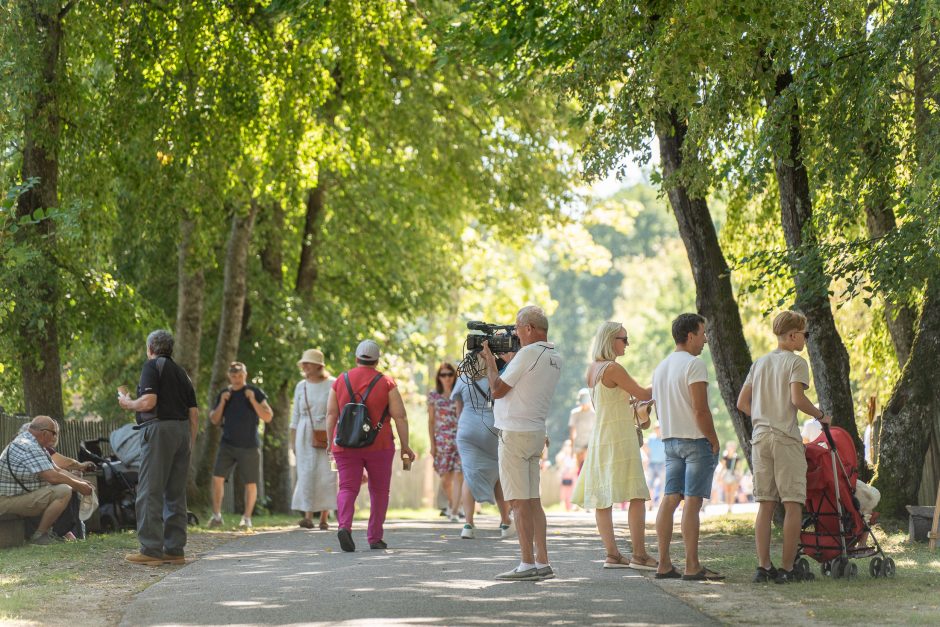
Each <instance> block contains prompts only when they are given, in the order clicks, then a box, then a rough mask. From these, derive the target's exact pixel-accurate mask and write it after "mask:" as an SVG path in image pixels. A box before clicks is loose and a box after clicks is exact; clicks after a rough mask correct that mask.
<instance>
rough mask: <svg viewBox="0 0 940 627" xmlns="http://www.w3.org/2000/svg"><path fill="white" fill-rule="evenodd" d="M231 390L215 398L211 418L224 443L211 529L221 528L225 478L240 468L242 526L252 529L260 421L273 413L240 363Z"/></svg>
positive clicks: (217, 465) (268, 419) (215, 482)
mask: <svg viewBox="0 0 940 627" xmlns="http://www.w3.org/2000/svg"><path fill="white" fill-rule="evenodd" d="M228 381H229V386H228V388H226V389H224V390H222V391H221V392H220V393H219V395H218V396H217V397H216V398H215V407H213V408H212V413H210V414H209V420H210V421H212V424H214V425H218V424H219V423H222V441H221V442H220V443H219V454H218V456H217V457H216V458H215V469H214V470H213V471H212V518H210V519H209V526H210V527H218V526H219V525H221V524H222V491H223V490H224V489H225V478H226V477H227V476H228V474H229V473H230V472H231V471H232V467H233V466H237V467H238V471H239V472H240V473H241V476H242V479H243V480H244V482H245V513H244V515H243V516H242V519H241V522H239V525H240V526H241V527H245V528H247V529H251V513H252V511H253V510H254V509H255V501H256V500H257V498H258V465H259V463H260V460H261V457H260V454H259V452H258V449H259V448H261V442H259V441H258V421H259V420H263V421H264V422H271V418H272V417H273V416H274V412H273V411H272V410H271V407H270V406H269V405H268V401H267V400H266V399H267V397H266V396H265V394H264V392H263V391H261V388H259V387H255V386H254V385H248V383H247V381H248V370H247V369H246V368H245V364H243V363H242V362H240V361H233V362H232V363H231V365H230V366H229V369H228Z"/></svg>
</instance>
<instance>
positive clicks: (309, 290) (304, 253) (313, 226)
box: [295, 172, 326, 303]
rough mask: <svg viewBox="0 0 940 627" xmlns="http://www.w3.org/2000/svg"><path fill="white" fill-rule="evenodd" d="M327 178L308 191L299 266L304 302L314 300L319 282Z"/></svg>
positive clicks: (298, 272)
mask: <svg viewBox="0 0 940 627" xmlns="http://www.w3.org/2000/svg"><path fill="white" fill-rule="evenodd" d="M325 179H326V177H325V176H324V175H323V173H322V172H321V173H320V178H319V182H318V183H317V186H316V187H312V188H311V189H309V190H307V215H306V217H305V219H304V232H303V236H302V239H301V242H300V263H298V264H297V286H296V288H295V289H296V291H297V295H298V296H300V297H301V298H302V299H303V300H304V302H306V303H309V302H310V301H311V300H312V299H313V285H314V283H316V281H317V272H318V265H317V253H318V252H319V243H320V223H321V221H322V219H323V209H324V207H325V206H326V180H325Z"/></svg>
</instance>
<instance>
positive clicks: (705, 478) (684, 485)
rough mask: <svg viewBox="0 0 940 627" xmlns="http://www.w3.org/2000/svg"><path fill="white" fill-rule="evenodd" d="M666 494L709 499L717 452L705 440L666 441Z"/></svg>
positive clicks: (680, 439)
mask: <svg viewBox="0 0 940 627" xmlns="http://www.w3.org/2000/svg"><path fill="white" fill-rule="evenodd" d="M663 444H665V445H666V494H682V495H683V496H699V497H702V498H706V499H707V498H708V497H710V496H711V493H712V478H713V477H714V475H715V467H716V466H717V465H718V453H712V445H711V444H710V443H709V442H708V440H706V439H705V438H699V439H694V440H693V439H690V438H666V439H665V440H663Z"/></svg>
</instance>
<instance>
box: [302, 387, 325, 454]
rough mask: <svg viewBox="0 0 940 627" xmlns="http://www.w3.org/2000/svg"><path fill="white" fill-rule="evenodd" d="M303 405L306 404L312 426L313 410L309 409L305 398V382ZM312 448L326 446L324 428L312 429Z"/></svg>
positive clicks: (308, 402) (308, 403)
mask: <svg viewBox="0 0 940 627" xmlns="http://www.w3.org/2000/svg"><path fill="white" fill-rule="evenodd" d="M304 405H306V406H307V416H309V417H310V426H313V412H311V411H310V401H308V400H307V384H306V383H304ZM310 443H311V444H312V445H313V448H326V429H314V430H313V440H312V441H311V442H310Z"/></svg>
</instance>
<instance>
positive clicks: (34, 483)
mask: <svg viewBox="0 0 940 627" xmlns="http://www.w3.org/2000/svg"><path fill="white" fill-rule="evenodd" d="M58 437H59V425H58V423H56V421H55V420H53V419H52V418H50V417H49V416H36V417H35V418H33V421H32V422H31V423H29V425H28V426H27V429H26V431H24V432H23V433H20V434H19V435H17V436H16V438H14V439H13V441H12V442H10V444H9V446H7V447H6V448H5V449H3V452H2V453H0V514H17V515H19V516H40V519H39V527H38V528H37V529H36V532H35V533H34V534H33V535H32V537H31V538H30V540H29V541H30V543H31V544H50V543H52V542H53V541H54V540H55V537H54V536H53V534H52V533H51V532H50V529H51V527H52V524H53V523H54V522H55V521H56V519H57V518H58V517H59V515H60V514H61V513H62V512H63V510H65V508H66V507H67V506H68V504H69V499H71V498H72V490H73V489H74V490H76V491H77V492H79V493H80V494H83V495H85V494H91V492H92V490H93V489H94V488H93V487H92V485H91V484H90V483H88V482H87V481H83V480H81V479H79V478H77V477H75V476H74V475H73V474H71V473H69V472H65V471H64V470H61V469H60V468H58V467H57V466H56V465H55V463H54V462H53V461H52V458H51V457H50V456H49V453H48V452H47V451H46V449H47V448H48V447H51V446H53V445H54V444H55V441H56V438H58Z"/></svg>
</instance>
